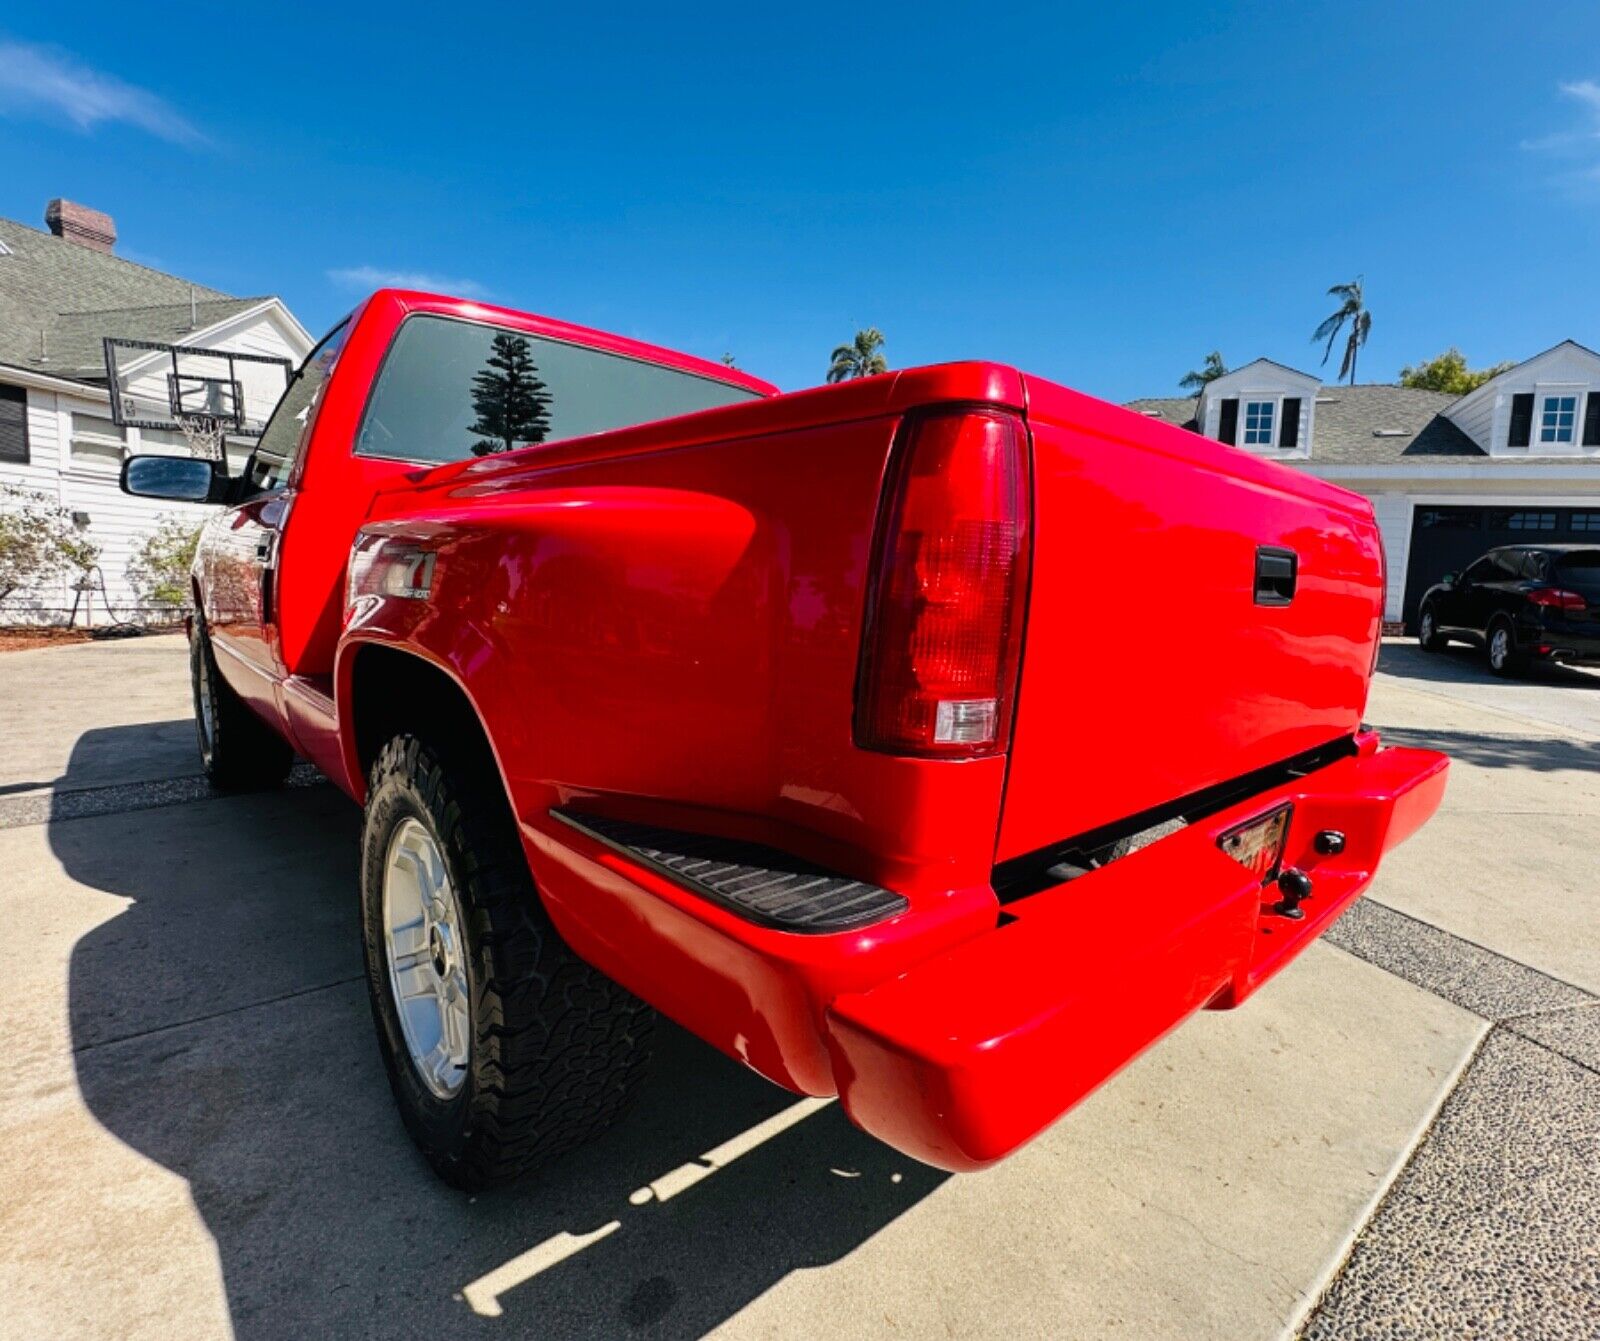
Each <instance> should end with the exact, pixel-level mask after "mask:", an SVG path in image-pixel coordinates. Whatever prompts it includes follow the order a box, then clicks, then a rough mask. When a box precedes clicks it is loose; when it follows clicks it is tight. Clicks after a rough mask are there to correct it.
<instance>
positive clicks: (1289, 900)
mask: <svg viewBox="0 0 1600 1341" xmlns="http://www.w3.org/2000/svg"><path fill="white" fill-rule="evenodd" d="M1278 893H1279V894H1281V895H1282V896H1283V897H1282V898H1281V899H1280V900H1279V901H1278V902H1277V903H1275V904H1274V905H1273V906H1272V911H1273V912H1274V913H1276V914H1277V915H1278V916H1279V917H1287V918H1290V919H1291V920H1293V921H1296V922H1298V921H1299V920H1300V919H1301V918H1302V917H1304V916H1305V912H1304V911H1303V910H1302V909H1301V907H1300V904H1301V903H1302V902H1303V901H1304V900H1306V899H1309V898H1310V897H1311V877H1310V876H1309V875H1307V874H1306V873H1305V872H1304V871H1301V870H1296V869H1295V868H1294V867H1293V866H1291V867H1290V868H1289V869H1288V870H1286V871H1285V872H1283V874H1282V875H1280V876H1279V877H1278Z"/></svg>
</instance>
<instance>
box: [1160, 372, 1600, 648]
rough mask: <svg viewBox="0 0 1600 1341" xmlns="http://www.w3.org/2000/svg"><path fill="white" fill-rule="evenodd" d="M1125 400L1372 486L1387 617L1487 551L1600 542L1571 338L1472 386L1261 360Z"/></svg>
mask: <svg viewBox="0 0 1600 1341" xmlns="http://www.w3.org/2000/svg"><path fill="white" fill-rule="evenodd" d="M1129 408H1130V409H1133V410H1138V411H1140V412H1141V413H1144V414H1147V415H1150V416H1152V417H1154V418H1158V419H1163V420H1166V421H1167V422H1168V423H1173V424H1179V425H1181V426H1183V427H1185V428H1190V429H1193V430H1194V431H1196V432H1201V433H1204V434H1205V435H1206V436H1207V437H1212V438H1216V439H1218V440H1219V441H1222V442H1231V443H1233V444H1234V445H1235V446H1238V447H1242V448H1244V449H1245V450H1246V451H1251V452H1259V453H1260V454H1261V455H1263V456H1268V457H1271V458H1272V459H1274V460H1279V461H1284V462H1286V463H1288V464H1290V465H1293V466H1295V467H1296V468H1297V469H1300V470H1305V471H1309V472H1310V473H1311V474H1313V475H1317V476H1320V477H1321V478H1323V479H1326V480H1332V481H1334V482H1335V483H1337V484H1341V485H1343V486H1344V487H1345V488H1347V489H1354V490H1356V491H1357V492H1358V493H1362V494H1365V495H1366V496H1367V497H1368V498H1370V499H1371V500H1372V502H1373V507H1374V510H1375V511H1376V512H1377V516H1378V525H1379V528H1380V529H1381V530H1382V532H1383V542H1384V549H1385V550H1386V552H1387V553H1388V557H1389V591H1388V601H1387V606H1386V608H1385V612H1384V614H1385V618H1386V619H1387V620H1389V621H1391V622H1393V623H1401V622H1404V623H1406V624H1409V623H1410V622H1411V620H1412V619H1413V617H1414V616H1415V614H1416V606H1417V602H1418V600H1419V599H1420V597H1421V595H1422V593H1423V592H1424V591H1426V590H1427V589H1428V587H1429V586H1431V585H1432V584H1433V583H1434V582H1436V581H1438V580H1439V578H1440V577H1441V576H1443V575H1444V574H1445V573H1446V572H1449V571H1451V570H1459V569H1461V568H1464V567H1466V565H1467V564H1468V563H1470V562H1471V561H1472V560H1473V559H1475V558H1477V557H1478V556H1479V555H1480V554H1482V553H1483V552H1484V551H1485V550H1487V549H1491V548H1493V547H1494V546H1496V545H1505V544H1515V543H1517V542H1519V541H1523V542H1527V541H1538V540H1545V541H1554V542H1566V543H1582V542H1585V541H1590V542H1593V543H1595V544H1600V354H1596V353H1595V352H1594V351H1593V350H1591V349H1586V348H1584V347H1583V346H1582V345H1579V344H1576V343H1574V342H1573V341H1571V340H1567V341H1564V342H1563V343H1561V344H1559V345H1557V346H1556V347H1555V348H1554V349H1549V350H1546V351H1545V352H1544V353H1543V354H1539V355H1536V356H1535V357H1533V358H1531V359H1528V360H1527V361H1526V362H1524V363H1519V364H1517V365H1516V366H1515V367H1513V368H1509V369H1507V370H1506V371H1505V372H1503V373H1501V374H1500V375H1499V376H1497V377H1494V378H1491V379H1490V380H1489V381H1488V382H1485V383H1484V384H1483V385H1482V386H1481V387H1479V388H1478V389H1477V390H1476V391H1473V392H1471V393H1469V394H1468V395H1465V396H1460V397H1456V396H1451V395H1447V394H1444V393H1441V392H1437V391H1419V390H1416V389H1414V388H1411V387H1402V386H1389V385H1372V384H1363V385H1357V386H1337V385H1335V386H1324V385H1323V384H1322V383H1321V381H1320V379H1318V378H1316V377H1313V376H1311V375H1310V374H1309V373H1303V372H1297V371H1295V370H1294V369H1293V368H1286V367H1284V366H1283V365H1282V364H1278V363H1273V362H1271V361H1270V360H1268V359H1257V360H1256V361H1255V362H1254V363H1248V364H1246V365H1245V366H1244V367H1242V368H1236V369H1235V370H1234V371H1232V372H1230V373H1228V374H1226V375H1225V376H1223V377H1219V378H1217V379H1216V380H1215V381H1213V382H1211V383H1210V384H1209V385H1207V386H1206V387H1205V388H1204V390H1203V391H1202V392H1201V394H1200V396H1199V397H1198V398H1195V397H1184V398H1158V399H1149V400H1136V401H1132V402H1130V403H1129Z"/></svg>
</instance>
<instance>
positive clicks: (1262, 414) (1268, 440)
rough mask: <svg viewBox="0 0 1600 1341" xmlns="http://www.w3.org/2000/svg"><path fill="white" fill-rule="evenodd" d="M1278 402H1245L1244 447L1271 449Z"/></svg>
mask: <svg viewBox="0 0 1600 1341" xmlns="http://www.w3.org/2000/svg"><path fill="white" fill-rule="evenodd" d="M1277 417H1278V402H1277V401H1275V400H1247V401H1245V403H1244V445H1245V446H1246V447H1256V448H1261V447H1272V446H1274V445H1275V444H1274V442H1273V432H1272V429H1273V425H1274V424H1275V423H1276V422H1277Z"/></svg>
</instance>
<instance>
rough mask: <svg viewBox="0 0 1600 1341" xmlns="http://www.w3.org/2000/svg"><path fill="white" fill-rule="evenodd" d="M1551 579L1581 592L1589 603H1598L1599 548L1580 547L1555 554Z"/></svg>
mask: <svg viewBox="0 0 1600 1341" xmlns="http://www.w3.org/2000/svg"><path fill="white" fill-rule="evenodd" d="M1555 568H1556V570H1555V573H1554V575H1553V576H1552V577H1551V581H1553V582H1555V583H1556V584H1557V585H1558V586H1562V587H1569V588H1571V589H1572V590H1573V591H1577V592H1581V593H1582V594H1583V595H1584V596H1585V597H1587V598H1588V600H1589V603H1590V604H1591V605H1594V604H1600V549H1581V550H1577V551H1576V552H1574V553H1572V554H1561V555H1557V556H1556V565H1555Z"/></svg>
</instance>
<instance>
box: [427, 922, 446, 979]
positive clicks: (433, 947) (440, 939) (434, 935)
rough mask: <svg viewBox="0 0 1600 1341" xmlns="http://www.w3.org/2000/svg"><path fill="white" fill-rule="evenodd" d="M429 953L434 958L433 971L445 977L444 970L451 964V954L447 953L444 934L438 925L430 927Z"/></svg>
mask: <svg viewBox="0 0 1600 1341" xmlns="http://www.w3.org/2000/svg"><path fill="white" fill-rule="evenodd" d="M428 955H429V957H430V958H431V959H432V960H433V971H434V972H435V973H436V974H438V975H439V977H441V978H442V977H444V971H445V969H446V968H447V967H448V965H449V956H448V955H447V954H446V953H445V945H444V936H443V935H442V934H440V931H439V928H438V927H430V928H428Z"/></svg>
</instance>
